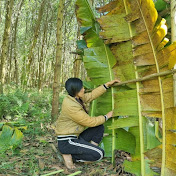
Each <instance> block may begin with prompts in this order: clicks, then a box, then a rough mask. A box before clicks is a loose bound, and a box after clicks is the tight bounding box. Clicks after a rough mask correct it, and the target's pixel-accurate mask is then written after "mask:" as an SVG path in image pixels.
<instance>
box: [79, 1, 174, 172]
mask: <svg viewBox="0 0 176 176" xmlns="http://www.w3.org/2000/svg"><path fill="white" fill-rule="evenodd" d="M98 11H99V12H100V13H102V14H104V15H102V16H101V18H99V19H98V20H97V21H98V23H99V24H100V26H99V24H98V23H97V21H96V17H95V15H94V12H93V10H92V7H91V6H90V4H89V3H88V1H86V0H83V1H81V0H77V1H76V14H77V19H78V22H79V23H80V25H81V31H82V35H83V37H84V40H85V42H86V44H87V48H85V49H84V57H83V61H84V64H85V68H86V70H87V73H88V76H89V77H90V79H91V81H92V82H93V83H94V85H96V86H97V85H99V84H103V83H104V82H106V81H109V80H112V79H114V78H119V79H120V80H121V81H126V80H131V79H138V78H140V77H144V76H147V75H150V74H153V73H159V72H162V71H166V70H168V69H171V68H173V66H174V65H175V63H176V59H175V56H176V43H173V44H171V45H169V46H166V44H167V43H168V39H167V38H166V35H167V26H166V20H165V19H161V18H160V17H158V13H157V11H156V9H155V6H154V3H153V1H152V0H115V1H112V2H110V3H109V4H107V5H105V6H104V7H101V8H99V9H98ZM85 12H86V14H85ZM100 27H101V28H100ZM108 91H109V92H108V93H107V94H104V95H103V96H102V97H100V98H99V99H97V100H96V102H94V103H93V106H94V108H93V109H94V113H95V115H96V114H97V115H99V114H101V113H102V112H103V113H105V111H106V110H111V109H114V116H125V118H122V119H117V120H115V119H113V120H112V125H111V126H110V129H112V130H113V131H112V151H114V149H119V148H118V147H120V148H121V149H123V150H124V151H127V152H130V153H131V156H132V161H133V162H132V163H129V162H125V163H124V165H126V166H125V167H126V168H128V171H131V173H134V174H137V175H155V173H154V172H153V171H152V170H151V169H150V167H149V166H150V162H148V159H150V157H148V158H147V155H145V153H146V151H147V152H148V153H149V152H150V151H151V150H153V148H157V147H159V146H160V141H159V139H158V138H157V137H158V136H160V135H159V131H158V130H156V129H158V127H157V126H156V127H155V126H154V125H151V122H150V121H149V119H148V118H149V117H150V118H152V119H154V121H155V118H160V119H161V121H162V161H161V162H160V163H158V165H157V166H159V167H161V175H165V174H166V173H171V172H170V170H175V172H176V169H175V168H176V167H175V160H174V159H173V158H174V157H175V155H174V152H175V149H176V147H175V145H174V140H173V139H174V136H175V135H174V134H172V133H174V131H173V130H175V129H174V128H175V126H176V125H175V121H174V120H173V121H174V124H172V123H171V122H172V120H171V119H172V118H171V117H173V116H174V112H175V108H173V107H174V105H173V79H172V77H171V76H165V77H164V76H163V77H158V78H155V79H150V80H146V81H142V82H140V83H138V82H137V83H132V84H128V85H126V86H120V87H119V88H116V87H114V88H111V90H108ZM103 107H107V108H106V109H105V108H103ZM146 117H147V120H146ZM133 119H135V120H134V121H133ZM156 124H157V123H156ZM166 124H169V125H170V126H169V127H168V129H167V127H166ZM108 126H109V125H108ZM124 127H128V132H127V131H126V130H123V129H122V128H124ZM116 128H118V129H116ZM117 130H120V135H119V137H118V140H116V137H117V136H118V133H116V131H117ZM166 130H172V131H173V132H172V133H171V134H169V137H168V132H167V131H166ZM105 131H106V132H109V130H108V129H107V128H106V130H105ZM127 134H128V135H127ZM156 134H157V136H156ZM128 136H133V139H134V140H133V141H134V142H133V143H134V144H135V145H133V146H130V145H129V146H127V145H125V143H124V144H123V140H122V139H123V137H126V138H127V139H128ZM167 139H168V140H169V141H170V143H169V144H168V143H166V142H167ZM119 144H120V145H119ZM157 145H158V146H157ZM106 148H107V147H106ZM112 157H113V156H112ZM112 161H114V160H112ZM154 162H157V160H156V161H155V159H154ZM134 166H135V167H134ZM134 169H136V170H135V171H133V170H134Z"/></svg>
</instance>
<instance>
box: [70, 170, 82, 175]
mask: <svg viewBox="0 0 176 176" xmlns="http://www.w3.org/2000/svg"><path fill="white" fill-rule="evenodd" d="M80 173H81V171H77V172H75V173H73V174H70V175H68V176H74V175H78V174H80Z"/></svg>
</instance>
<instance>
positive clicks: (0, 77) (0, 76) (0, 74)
mask: <svg viewBox="0 0 176 176" xmlns="http://www.w3.org/2000/svg"><path fill="white" fill-rule="evenodd" d="M13 5H14V0H8V1H7V4H6V18H5V28H4V35H3V42H2V47H1V65H0V93H3V84H4V71H5V70H4V65H5V62H6V60H7V55H8V46H9V36H10V28H11V17H12V11H13Z"/></svg>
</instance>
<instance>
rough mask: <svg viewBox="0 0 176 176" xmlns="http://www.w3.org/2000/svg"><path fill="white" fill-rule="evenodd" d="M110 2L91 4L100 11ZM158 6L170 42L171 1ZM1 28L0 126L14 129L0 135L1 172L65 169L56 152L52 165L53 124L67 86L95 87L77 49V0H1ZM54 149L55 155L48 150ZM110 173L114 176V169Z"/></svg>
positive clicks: (96, 0)
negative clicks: (70, 82)
mask: <svg viewBox="0 0 176 176" xmlns="http://www.w3.org/2000/svg"><path fill="white" fill-rule="evenodd" d="M110 1H111V0H91V1H90V3H91V5H92V6H93V7H94V9H95V7H101V6H103V5H105V4H107V3H108V2H110ZM154 2H155V5H156V8H157V10H158V13H159V15H161V16H162V17H164V18H165V19H166V20H167V25H168V29H169V31H168V34H167V38H169V39H171V17H170V11H171V9H170V1H169V0H168V1H167V0H158V1H157V0H155V1H154ZM95 13H96V15H97V16H98V17H100V16H101V15H102V14H101V13H100V14H98V13H97V12H96V11H95ZM0 24H1V25H0V34H1V35H0V47H1V52H0V59H1V65H0V81H1V84H0V92H1V95H0V119H1V124H0V128H1V130H2V126H4V125H6V127H7V128H6V129H4V131H5V130H6V131H11V133H10V134H8V135H7V136H8V139H6V140H5V141H3V142H2V139H4V137H3V136H2V132H1V135H0V144H1V147H0V151H1V152H0V153H1V159H0V160H1V162H0V163H1V165H0V173H2V174H9V173H10V174H11V175H14V174H17V175H20V174H21V175H23V174H24V173H26V174H27V175H28V174H29V175H37V174H39V173H41V172H45V171H47V170H52V169H53V166H55V169H58V167H61V166H58V165H57V164H56V163H57V162H58V161H57V158H55V156H54V155H55V153H53V156H52V157H51V158H50V159H51V160H50V161H48V160H47V159H46V158H47V157H48V156H50V153H51V152H53V151H54V150H55V148H54V145H51V143H52V142H53V141H54V138H53V136H51V134H50V131H51V129H50V124H51V122H52V121H54V120H55V119H56V118H57V115H58V113H59V110H60V105H61V103H62V100H63V98H64V96H65V89H64V83H65V81H66V80H67V79H68V78H70V77H79V78H80V79H82V80H84V81H85V82H84V84H85V87H87V88H90V85H89V84H88V83H87V81H89V78H88V77H87V73H86V70H85V68H84V64H83V62H82V59H81V57H80V56H79V53H78V52H77V51H76V50H77V40H79V39H81V35H80V32H79V26H78V22H77V20H76V15H75V0H60V1H59V2H58V1H54V0H51V1H47V0H1V1H0ZM58 95H59V96H58ZM58 107H59V108H58ZM4 133H5V132H4ZM12 134H16V136H18V137H14V136H12ZM22 138H23V141H25V142H23V143H22V142H21V141H22ZM51 146H52V148H54V149H52V150H53V151H48V152H46V153H45V152H44V151H43V148H46V151H47V150H48V148H50V147H51ZM36 148H37V154H36V153H35V152H36ZM34 151H35V152H34ZM7 153H8V154H7ZM27 153H28V154H29V153H30V155H28V156H26V155H27ZM36 156H37V157H36ZM24 158H27V160H26V161H24V160H25V159H24ZM43 158H45V159H46V161H45V162H43V160H42V159H43ZM18 161H19V165H17V164H16V162H18ZM106 162H107V163H108V162H109V161H106ZM106 162H105V163H106ZM53 163H54V164H53ZM98 166H99V168H101V167H102V165H101V164H99V165H98ZM105 167H107V166H105ZM12 169H14V170H12ZM85 169H89V168H85ZM91 169H92V168H91ZM93 170H94V172H95V173H96V172H102V169H100V170H98V171H97V170H96V169H95V168H94V169H93ZM103 172H105V171H104V170H103ZM108 172H112V174H113V169H112V168H109V171H108ZM66 173H67V172H66Z"/></svg>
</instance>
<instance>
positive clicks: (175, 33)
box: [171, 0, 176, 107]
mask: <svg viewBox="0 0 176 176" xmlns="http://www.w3.org/2000/svg"><path fill="white" fill-rule="evenodd" d="M171 40H172V42H175V41H176V1H175V0H171ZM174 69H176V65H175V67H174ZM173 80H174V85H173V86H174V106H175V107H176V73H175V74H174V75H173Z"/></svg>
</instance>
